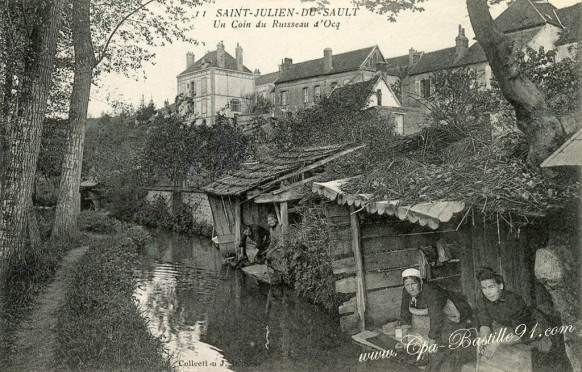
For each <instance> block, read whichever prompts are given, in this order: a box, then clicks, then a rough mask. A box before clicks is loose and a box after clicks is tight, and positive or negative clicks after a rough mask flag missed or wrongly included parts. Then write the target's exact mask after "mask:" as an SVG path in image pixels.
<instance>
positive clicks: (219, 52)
mask: <svg viewBox="0 0 582 372" xmlns="http://www.w3.org/2000/svg"><path fill="white" fill-rule="evenodd" d="M216 64H217V65H218V67H220V68H224V67H225V65H226V63H225V61H224V44H223V43H222V41H221V42H220V43H218V45H217V46H216Z"/></svg>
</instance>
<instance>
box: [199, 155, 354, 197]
mask: <svg viewBox="0 0 582 372" xmlns="http://www.w3.org/2000/svg"><path fill="white" fill-rule="evenodd" d="M352 148H354V145H350V144H341V145H329V146H319V147H304V148H295V149H291V150H288V151H281V152H278V153H277V154H276V155H274V156H271V157H268V158H266V159H264V160H262V161H261V162H257V163H247V164H242V165H241V166H240V169H239V170H237V171H233V172H230V173H229V174H227V175H226V176H224V177H222V178H221V179H219V180H217V181H215V182H213V183H211V184H210V185H208V186H206V187H205V188H204V191H205V192H206V193H208V194H213V195H221V196H226V195H242V194H245V193H246V192H248V191H250V190H253V189H255V188H257V187H259V186H262V185H265V184H267V183H269V182H270V181H273V180H275V179H277V178H279V177H281V176H283V175H285V174H289V173H293V172H296V171H299V170H301V169H302V168H304V167H306V166H308V165H311V164H314V163H316V162H318V161H320V160H324V159H326V158H330V157H333V156H334V155H336V156H339V155H340V154H341V153H342V152H344V151H351V149H352Z"/></svg>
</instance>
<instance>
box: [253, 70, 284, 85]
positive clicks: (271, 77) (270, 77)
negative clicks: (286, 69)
mask: <svg viewBox="0 0 582 372" xmlns="http://www.w3.org/2000/svg"><path fill="white" fill-rule="evenodd" d="M278 78H279V71H275V72H271V73H269V74H264V75H259V76H258V77H257V78H256V79H255V86H259V85H265V84H273V83H275V81H277V79H278Z"/></svg>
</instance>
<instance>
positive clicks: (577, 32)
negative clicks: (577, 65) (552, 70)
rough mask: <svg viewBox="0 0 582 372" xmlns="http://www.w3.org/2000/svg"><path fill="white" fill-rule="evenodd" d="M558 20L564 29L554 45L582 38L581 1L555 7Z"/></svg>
mask: <svg viewBox="0 0 582 372" xmlns="http://www.w3.org/2000/svg"><path fill="white" fill-rule="evenodd" d="M556 14H557V15H558V17H559V19H560V22H561V23H562V25H564V30H563V31H562V33H561V34H560V38H559V39H558V41H557V42H556V46H560V45H565V44H570V43H574V42H578V41H580V40H581V39H582V22H580V20H581V19H582V2H581V3H578V4H574V5H572V6H569V7H566V8H562V9H557V10H556Z"/></svg>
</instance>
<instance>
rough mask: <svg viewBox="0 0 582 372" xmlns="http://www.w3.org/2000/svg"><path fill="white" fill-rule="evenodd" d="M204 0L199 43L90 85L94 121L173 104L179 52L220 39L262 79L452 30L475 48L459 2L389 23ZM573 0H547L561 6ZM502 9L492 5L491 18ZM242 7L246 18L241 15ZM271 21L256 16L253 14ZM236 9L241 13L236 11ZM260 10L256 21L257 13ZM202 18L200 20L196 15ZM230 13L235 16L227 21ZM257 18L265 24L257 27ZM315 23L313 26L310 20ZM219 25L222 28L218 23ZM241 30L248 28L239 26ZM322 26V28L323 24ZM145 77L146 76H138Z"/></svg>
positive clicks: (442, 42) (273, 0)
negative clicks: (123, 108)
mask: <svg viewBox="0 0 582 372" xmlns="http://www.w3.org/2000/svg"><path fill="white" fill-rule="evenodd" d="M206 2H207V3H205V4H204V5H202V6H200V7H197V8H196V9H193V10H192V11H199V14H200V16H199V17H197V18H196V21H195V22H196V23H195V24H194V30H193V31H192V33H191V34H190V35H189V36H191V37H192V38H194V39H196V40H197V42H198V45H192V44H186V43H174V44H171V45H166V46H164V47H159V48H155V49H154V51H155V53H156V58H155V59H154V63H153V64H152V63H149V62H148V63H147V64H145V65H144V67H143V69H142V70H141V71H138V72H136V74H135V75H136V76H137V78H126V77H124V76H121V75H116V74H109V75H106V76H104V77H103V78H102V79H101V82H100V84H99V86H97V87H96V86H93V88H92V91H91V99H90V102H89V117H99V116H100V115H101V114H102V113H104V112H112V110H113V109H112V106H111V103H112V101H114V100H118V101H122V102H124V103H127V104H132V105H133V106H134V107H138V106H139V104H140V101H141V98H142V96H143V97H144V98H145V103H146V104H147V103H148V102H149V101H150V99H151V100H153V102H154V104H155V106H156V107H157V108H159V107H162V106H163V103H164V101H165V100H168V101H169V102H173V101H174V98H175V96H176V76H177V75H178V74H180V73H181V72H182V71H184V70H185V69H186V53H187V52H192V53H194V55H195V58H196V60H198V59H199V58H201V57H203V56H204V55H205V54H206V53H207V52H209V51H212V50H215V49H216V45H217V44H218V43H220V42H221V41H222V42H223V43H224V46H225V50H226V52H228V53H229V54H231V55H232V56H235V48H236V45H237V43H238V44H240V46H241V47H242V48H243V63H244V65H245V66H246V67H248V68H249V69H250V70H251V71H254V70H255V69H259V70H260V72H261V74H266V73H270V72H275V71H277V70H278V65H279V64H280V63H281V60H282V59H283V58H286V57H288V58H292V59H293V62H294V63H297V62H302V61H306V60H311V59H316V58H321V57H323V50H324V49H325V48H331V49H332V51H333V54H339V53H342V52H347V51H350V50H354V49H361V48H365V47H369V46H373V45H378V46H379V48H380V50H381V52H382V54H383V55H384V57H385V58H390V57H396V56H401V55H405V54H408V50H409V49H410V48H414V49H416V50H418V51H424V52H429V51H433V50H438V49H442V48H447V47H451V46H454V45H455V37H456V36H457V33H458V27H459V25H461V26H462V27H463V28H465V30H466V36H467V37H468V38H469V40H470V44H472V43H474V40H473V37H474V33H473V31H472V29H471V24H470V21H469V16H468V14H467V8H466V5H465V1H463V0H429V1H427V2H426V3H425V4H424V5H423V6H424V8H425V11H424V12H403V13H401V14H399V15H398V18H397V21H396V22H389V21H388V20H387V17H386V16H385V15H377V14H373V13H371V12H369V11H368V10H366V9H358V10H355V9H354V7H353V5H351V3H350V1H349V0H333V1H330V2H331V5H329V6H328V8H329V9H328V12H330V13H331V12H332V10H335V15H331V14H330V15H328V16H324V15H323V14H320V15H314V16H309V15H304V16H302V13H303V12H308V11H309V8H310V7H312V6H314V5H313V4H314V3H305V2H301V1H300V0H253V1H250V0H246V1H245V0H206ZM578 2H580V0H551V1H550V3H552V4H553V5H555V6H556V7H558V8H563V7H566V6H569V5H572V4H575V3H578ZM505 7H506V5H498V6H496V7H495V8H492V10H491V13H492V15H493V16H494V17H495V16H497V15H498V14H500V13H501V12H502V11H503V10H504V9H505ZM280 8H294V11H293V15H291V16H289V15H287V16H280V15H273V13H274V12H275V11H276V10H277V9H280ZM245 10H246V14H244V13H245ZM269 10H270V12H271V15H272V16H268V14H267V16H263V17H261V14H260V12H268V11H269ZM237 11H241V12H242V13H241V14H242V15H241V16H236V15H237V14H236V12H237ZM257 13H259V16H258V17H257V16H256V14H257ZM202 14H203V16H202ZM233 15H234V16H233ZM259 21H263V22H265V24H266V27H264V28H261V27H257V23H258V22H259ZM275 21H278V22H279V23H285V22H295V23H300V22H301V23H306V22H308V23H309V25H308V27H304V28H281V27H274V26H273V23H274V22H275ZM317 21H319V24H318V27H315V23H316V22H317ZM220 22H224V26H225V27H224V28H223V27H215V26H218V23H220ZM241 24H242V25H248V26H249V27H240V26H241ZM326 26H327V27H326ZM144 77H145V78H144Z"/></svg>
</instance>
